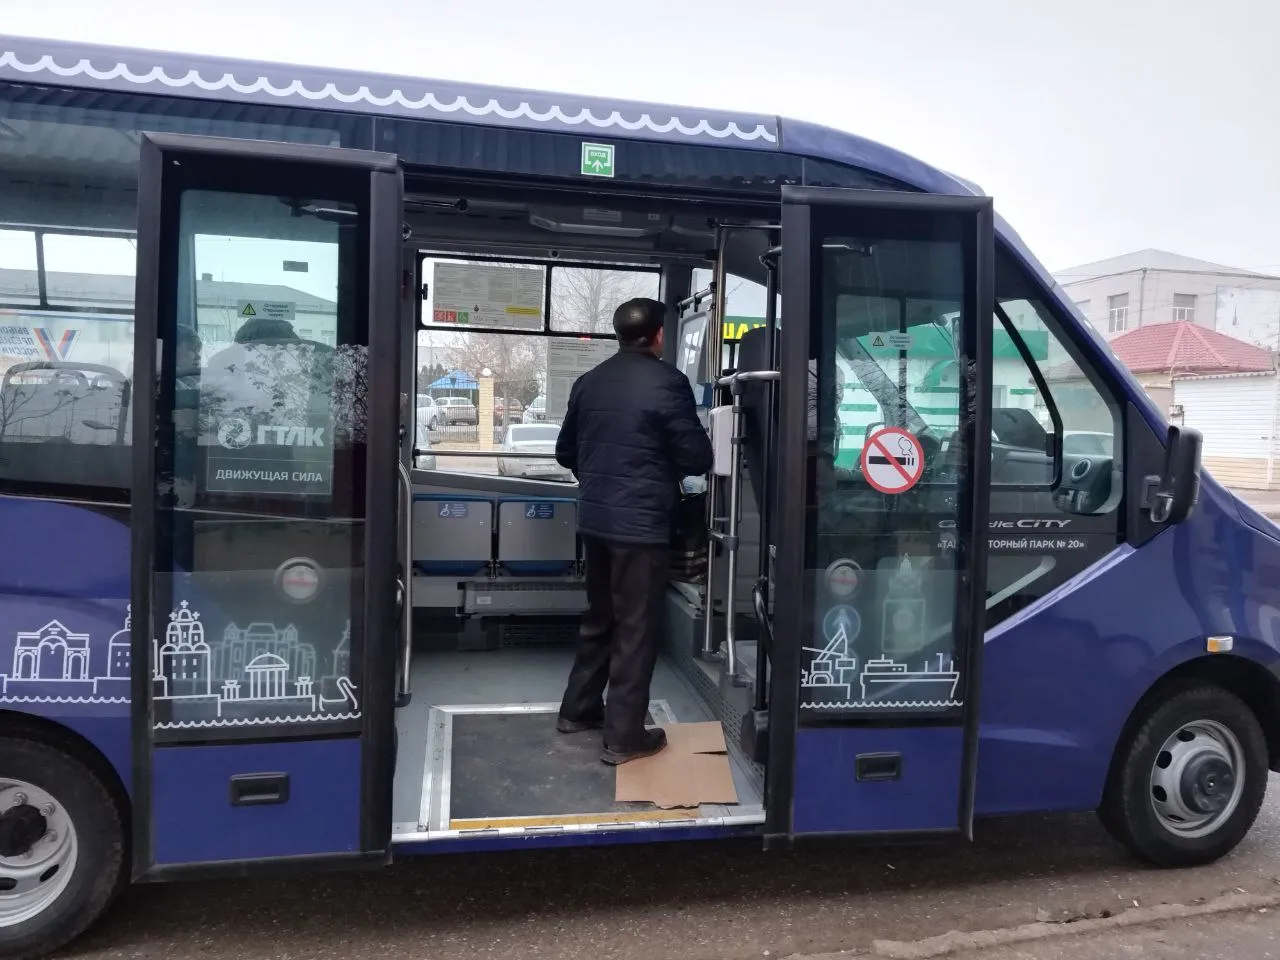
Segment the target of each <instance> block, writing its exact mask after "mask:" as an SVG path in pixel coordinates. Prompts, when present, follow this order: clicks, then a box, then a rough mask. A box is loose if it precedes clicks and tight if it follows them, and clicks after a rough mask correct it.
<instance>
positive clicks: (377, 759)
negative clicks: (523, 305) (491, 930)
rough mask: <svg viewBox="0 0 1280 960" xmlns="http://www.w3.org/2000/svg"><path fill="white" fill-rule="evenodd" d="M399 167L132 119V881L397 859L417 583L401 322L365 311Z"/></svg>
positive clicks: (388, 284) (393, 290)
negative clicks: (398, 738) (409, 548)
mask: <svg viewBox="0 0 1280 960" xmlns="http://www.w3.org/2000/svg"><path fill="white" fill-rule="evenodd" d="M402 190H403V187H402V180H401V172H400V168H399V164H398V161H397V160H396V158H395V157H394V156H390V155H386V154H376V153H371V152H366V151H353V150H345V149H337V148H329V147H307V146H295V145H284V144H272V143H264V142H257V141H236V140H215V139H211V138H202V137H192V136H183V135H150V134H147V135H144V136H143V146H142V161H141V168H140V180H139V197H140V227H139V239H138V267H137V277H138V280H137V290H138V293H137V321H136V341H135V366H134V369H135V377H136V388H135V396H136V398H137V402H136V405H135V408H134V419H133V435H134V437H136V438H140V439H141V438H148V439H150V438H152V437H154V442H146V443H143V442H138V443H135V444H134V445H133V457H134V462H133V468H134V484H133V515H132V528H133V534H132V536H133V554H132V564H133V566H132V610H131V619H132V651H131V658H132V663H133V672H132V688H133V720H132V723H133V748H134V771H135V777H134V783H133V788H134V792H133V801H134V802H133V810H134V831H133V836H134V843H133V849H134V874H135V876H136V877H138V878H144V879H157V878H164V877H167V876H170V875H173V874H175V873H182V872H185V871H187V870H190V869H193V868H198V869H207V868H209V867H210V866H213V867H215V868H216V867H221V868H223V869H226V868H228V867H233V866H234V865H235V864H237V863H244V862H246V861H253V862H260V863H261V862H272V861H300V862H313V861H314V862H324V861H328V860H333V861H337V862H350V863H356V862H362V861H365V860H372V861H373V862H381V861H383V860H385V859H386V856H387V852H386V851H387V847H388V841H389V837H390V816H389V814H390V803H389V797H388V794H389V790H388V785H389V783H390V779H391V765H392V759H393V757H392V741H393V715H392V714H393V702H394V686H395V664H396V661H397V658H396V651H397V645H398V634H397V627H398V623H399V620H398V617H397V613H396V610H397V604H398V603H399V602H401V596H402V595H403V592H404V591H403V590H401V591H400V595H401V596H398V595H397V587H396V584H397V578H398V576H399V575H401V573H402V572H401V571H399V570H397V568H396V552H395V546H394V545H395V543H396V540H397V517H396V502H397V498H396V490H397V473H396V467H397V446H398V437H397V426H398V416H397V411H398V408H397V396H396V393H397V390H396V387H397V375H398V357H399V342H398V338H397V335H396V330H395V325H394V324H393V323H379V322H377V321H378V319H379V318H382V317H387V316H391V317H394V316H395V315H396V314H397V313H398V303H399V296H398V291H399V269H398V265H399V244H400V236H399V234H400V229H399V227H400V215H401V208H402ZM215 279H216V280H217V281H219V283H218V284H217V286H218V289H219V290H221V291H226V290H228V289H230V290H231V291H232V292H233V295H232V296H230V297H227V296H225V294H224V295H222V296H221V297H217V296H211V293H210V289H209V288H210V287H211V286H212V282H213V281H215ZM227 281H238V283H231V284H229V283H227ZM264 294H265V295H264Z"/></svg>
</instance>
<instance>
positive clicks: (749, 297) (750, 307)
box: [693, 267, 782, 370]
mask: <svg viewBox="0 0 1280 960" xmlns="http://www.w3.org/2000/svg"><path fill="white" fill-rule="evenodd" d="M711 277H712V272H711V271H710V270H708V269H706V268H705V267H698V268H696V269H695V270H694V271H693V289H694V290H704V289H706V287H707V284H709V283H710V282H711ZM781 311H782V297H781V296H779V297H778V298H777V303H776V304H775V311H774V316H781ZM764 313H765V290H764V284H762V283H756V282H755V281H754V280H748V279H746V278H745V277H739V276H737V275H736V274H732V273H730V274H728V275H726V277H725V309H724V314H725V319H724V323H723V324H721V329H720V343H721V348H720V368H721V369H722V370H729V369H732V368H733V367H735V366H736V365H737V345H738V341H739V340H741V339H742V335H743V334H744V333H746V332H747V331H748V330H753V329H755V328H756V327H761V326H764Z"/></svg>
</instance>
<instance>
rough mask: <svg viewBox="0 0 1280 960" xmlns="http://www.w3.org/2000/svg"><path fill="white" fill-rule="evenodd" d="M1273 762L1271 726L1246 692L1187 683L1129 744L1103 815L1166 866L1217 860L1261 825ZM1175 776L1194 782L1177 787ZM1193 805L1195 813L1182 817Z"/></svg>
mask: <svg viewBox="0 0 1280 960" xmlns="http://www.w3.org/2000/svg"><path fill="white" fill-rule="evenodd" d="M1166 748H1171V749H1166ZM1268 761H1269V755H1268V749H1267V739H1266V736H1265V735H1264V734H1263V731H1262V726H1261V725H1260V724H1259V723H1258V719H1257V717H1255V716H1254V714H1253V711H1251V710H1250V709H1249V708H1248V707H1247V706H1245V704H1244V703H1243V702H1242V701H1241V700H1240V699H1239V698H1238V697H1236V696H1234V695H1233V694H1231V693H1228V692H1227V691H1226V690H1224V689H1222V688H1221V687H1218V686H1214V685H1212V684H1201V685H1197V686H1194V687H1189V688H1182V689H1180V690H1177V691H1175V692H1173V693H1172V694H1171V695H1169V696H1168V697H1167V698H1165V699H1163V700H1162V701H1161V702H1159V703H1157V704H1155V705H1154V706H1153V707H1152V708H1151V710H1150V711H1149V712H1148V714H1147V716H1146V718H1145V719H1144V720H1142V722H1141V724H1140V725H1139V726H1138V728H1137V730H1136V731H1134V733H1133V734H1132V735H1131V736H1130V738H1129V740H1128V742H1127V743H1123V744H1121V745H1120V748H1119V751H1118V753H1117V756H1116V761H1115V763H1114V764H1113V765H1112V773H1111V777H1110V779H1109V782H1108V783H1107V788H1106V791H1105V794H1104V796H1103V802H1102V807H1101V809H1100V810H1099V811H1098V815H1099V818H1100V819H1101V820H1102V823H1103V825H1104V826H1105V827H1106V828H1107V830H1108V831H1109V832H1110V833H1111V835H1112V836H1113V837H1115V839H1116V840H1118V841H1119V842H1120V843H1122V844H1123V845H1124V846H1126V847H1127V848H1129V850H1130V851H1131V852H1132V853H1134V854H1135V855H1136V856H1138V857H1140V858H1141V859H1143V860H1147V861H1149V862H1150V863H1153V864H1155V865H1157V866H1161V867H1196V866H1202V865H1204V864H1207V863H1212V862H1213V861H1215V860H1218V859H1219V858H1221V857H1223V856H1226V855H1227V854H1228V853H1230V852H1231V851H1232V850H1233V849H1235V847H1236V845H1237V844H1239V843H1240V841H1241V840H1243V839H1244V836H1245V834H1247V833H1248V832H1249V828H1250V827H1252V826H1253V822H1254V820H1255V819H1256V818H1257V816H1258V811H1259V810H1260V809H1261V807H1262V800H1263V797H1264V796H1265V794H1266V790H1267V779H1268V766H1269V762H1268ZM1175 771H1177V774H1175ZM1228 772H1229V773H1230V776H1229V777H1228V775H1227V774H1228ZM1175 784H1188V785H1189V786H1190V790H1189V791H1188V790H1187V789H1183V790H1180V791H1178V792H1177V793H1174V791H1173V790H1172V787H1173V786H1174V785H1175ZM1166 787H1168V789H1167V788H1166ZM1197 804H1199V806H1197ZM1215 807H1217V808H1218V809H1216V811H1215V810H1214V808H1215ZM1183 813H1190V814H1193V815H1194V816H1191V817H1186V816H1183V817H1182V818H1181V819H1178V818H1177V817H1176V815H1178V814H1183Z"/></svg>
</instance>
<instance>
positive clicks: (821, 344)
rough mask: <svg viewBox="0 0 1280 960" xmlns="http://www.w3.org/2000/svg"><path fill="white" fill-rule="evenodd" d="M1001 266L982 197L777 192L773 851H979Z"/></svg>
mask: <svg viewBox="0 0 1280 960" xmlns="http://www.w3.org/2000/svg"><path fill="white" fill-rule="evenodd" d="M993 255H994V229H993V212H992V206H991V201H990V200H989V199H987V198H976V197H950V196H929V195H923V194H898V193H886V192H872V191H858V190H840V189H823V188H804V187H784V188H783V212H782V252H781V268H780V277H781V288H782V311H781V322H780V327H779V334H780V357H781V360H780V369H781V386H780V400H779V406H780V412H779V419H780V423H781V424H782V426H781V429H780V431H779V439H778V456H779V466H778V483H777V485H776V498H775V500H774V510H775V511H776V514H775V515H776V517H777V522H776V523H774V524H773V525H772V527H773V529H775V530H777V531H779V533H778V537H777V544H776V547H777V558H776V565H775V570H776V582H777V594H776V600H775V608H774V614H775V616H774V629H773V636H774V637H775V638H777V639H776V641H775V649H774V651H773V674H772V678H771V683H770V696H771V703H772V706H771V710H770V714H771V724H770V731H769V758H770V762H769V768H768V783H767V791H766V792H767V797H766V808H767V809H766V815H767V823H766V833H767V835H768V836H769V837H770V838H771V842H775V843H776V842H779V841H781V842H783V843H785V842H787V841H788V840H789V839H790V838H792V837H796V836H800V835H819V834H859V833H865V834H872V833H874V834H892V833H902V834H908V833H911V834H915V833H948V832H960V833H963V834H964V835H966V836H969V837H971V836H972V825H973V797H974V780H975V772H976V765H977V739H978V705H979V700H980V689H981V688H980V678H981V663H982V632H983V617H984V607H985V603H984V601H985V596H984V585H985V581H986V576H985V568H986V548H987V537H986V529H987V515H988V480H989V472H990V425H989V420H990V404H991V369H990V357H991V338H992V334H991V330H992V326H991V324H992V315H993V306H994V279H993V267H992V263H993ZM940 345H941V346H942V347H944V348H945V349H939V347H940ZM940 353H941V354H942V355H943V356H942V357H941V358H940V357H939V354H940ZM946 368H949V369H946ZM815 401H816V403H815ZM850 409H852V410H855V411H856V410H861V411H863V419H866V420H868V422H871V421H878V423H875V424H874V425H873V426H871V427H869V428H867V430H866V432H865V434H864V433H862V432H861V431H855V432H856V435H855V436H850V434H849V432H846V431H844V430H842V427H841V417H842V413H841V411H842V410H844V411H846V412H847V411H849V410H850ZM847 418H848V416H847V413H846V419H847ZM806 423H807V424H808V430H807V431H805V430H802V429H798V427H799V425H801V424H806ZM841 433H844V434H845V435H844V437H843V441H842V442H837V441H840V434H841Z"/></svg>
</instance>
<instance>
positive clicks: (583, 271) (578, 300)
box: [550, 266, 658, 336]
mask: <svg viewBox="0 0 1280 960" xmlns="http://www.w3.org/2000/svg"><path fill="white" fill-rule="evenodd" d="M550 272H551V316H550V321H551V329H552V330H554V331H556V332H560V333H599V334H604V335H605V336H613V311H614V310H615V309H616V308H617V306H618V305H619V304H620V303H625V302H626V301H628V300H631V299H632V298H634V297H648V298H650V299H652V300H656V299H658V274H657V273H650V272H644V273H641V272H638V271H635V270H602V269H600V268H597V267H573V266H563V267H561V266H557V267H554V268H552V269H551V271H550Z"/></svg>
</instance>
